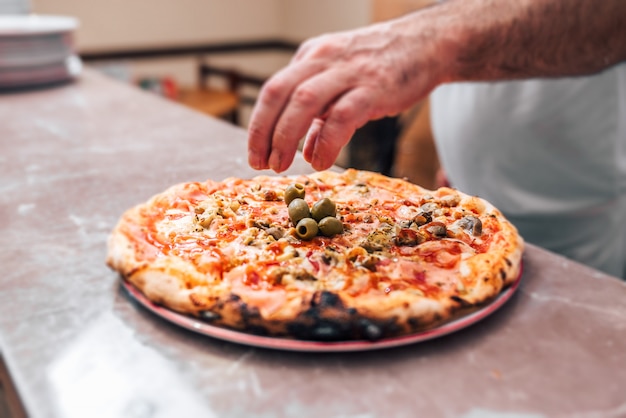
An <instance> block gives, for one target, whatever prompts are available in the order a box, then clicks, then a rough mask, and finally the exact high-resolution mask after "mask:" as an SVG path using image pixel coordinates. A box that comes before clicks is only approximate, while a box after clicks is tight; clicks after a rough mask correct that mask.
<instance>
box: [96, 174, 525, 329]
mask: <svg viewBox="0 0 626 418" xmlns="http://www.w3.org/2000/svg"><path fill="white" fill-rule="evenodd" d="M523 248H524V241H523V239H522V238H521V236H520V235H519V234H518V232H517V230H516V229H515V227H514V226H513V225H512V224H511V223H510V222H509V221H508V220H507V219H505V217H504V216H503V215H502V213H501V212H500V211H499V210H498V209H497V208H495V207H494V206H493V205H491V204H490V203H489V202H487V201H485V200H484V199H481V198H479V197H476V196H470V195H467V194H464V193H463V192H461V191H459V190H455V189H453V188H448V187H443V188H440V189H438V190H427V189H424V188H422V187H420V186H418V185H415V184H412V183H410V182H408V181H405V180H402V179H397V178H391V177H387V176H384V175H381V174H378V173H374V172H369V171H361V170H355V169H348V170H346V171H344V172H340V173H339V172H334V171H322V172H317V173H314V174H310V175H298V176H257V177H254V178H251V179H242V178H234V177H232V178H227V179H224V180H222V181H214V180H208V181H205V182H187V183H183V184H178V185H175V186H173V187H171V188H169V189H168V190H166V191H164V192H162V193H159V194H157V195H155V196H153V197H152V198H150V199H149V200H148V201H147V202H145V203H142V204H139V205H137V206H136V207H133V208H131V209H129V210H128V211H126V212H125V213H124V214H123V215H122V216H121V218H120V220H119V222H118V223H117V225H116V226H115V228H114V229H113V231H112V233H111V235H110V238H109V242H108V255H107V264H108V265H109V266H110V267H111V268H112V269H113V270H115V271H117V272H119V274H120V275H121V277H122V278H123V280H126V281H128V282H129V283H130V284H132V285H133V286H134V287H136V288H137V289H138V290H139V291H141V292H142V293H143V294H144V295H145V296H146V298H148V299H149V300H150V301H152V302H154V303H156V304H159V305H162V306H164V307H166V308H167V309H170V310H173V311H176V312H178V313H182V314H185V315H190V316H192V317H195V318H197V319H198V320H201V321H207V322H208V323H209V324H212V325H215V326H219V327H226V328H230V329H234V330H237V331H240V332H245V333H252V334H256V335H266V336H272V337H280V338H295V339H304V340H316V341H345V340H372V341H375V340H380V339H385V338H390V337H397V336H402V335H407V334H412V333H416V332H420V331H422V330H426V329H430V328H433V327H437V326H439V325H441V324H443V323H445V322H446V321H450V320H452V319H454V318H458V317H459V316H461V315H466V314H468V313H470V312H472V311H473V310H476V309H479V308H480V307H482V306H484V305H485V304H487V303H489V302H490V301H492V300H493V299H494V298H496V297H497V296H498V295H499V294H500V293H501V292H502V291H503V290H504V289H506V288H507V287H508V286H510V285H511V284H512V283H514V282H515V280H516V279H517V278H518V276H519V274H520V268H521V258H522V252H523Z"/></svg>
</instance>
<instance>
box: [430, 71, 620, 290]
mask: <svg viewBox="0 0 626 418" xmlns="http://www.w3.org/2000/svg"><path fill="white" fill-rule="evenodd" d="M431 110H432V112H431V114H432V125H433V132H434V135H435V138H436V141H437V147H438V151H439V154H440V158H441V161H442V164H443V166H444V168H445V170H446V173H447V175H448V178H449V180H450V182H451V183H452V185H453V186H454V187H457V188H458V189H460V190H463V191H465V192H467V193H471V194H475V195H479V196H481V197H484V198H486V199H487V200H489V201H491V202H492V203H493V204H494V205H496V206H497V207H499V208H500V209H501V210H502V211H503V212H504V213H505V214H506V215H507V216H508V217H509V218H510V219H511V220H512V221H513V223H514V224H516V226H517V227H518V228H519V230H520V232H521V233H522V235H523V236H524V237H525V238H526V240H528V241H529V242H532V243H535V244H537V245H540V246H543V247H545V248H548V249H550V250H553V251H556V252H559V253H561V254H563V255H566V256H568V257H570V258H573V259H576V260H578V261H581V262H583V263H585V264H588V265H591V266H593V267H596V268H599V269H602V270H604V271H606V272H608V273H610V274H613V275H616V276H618V277H624V278H626V64H622V65H619V66H616V67H613V68H612V69H609V70H607V71H605V72H603V73H601V74H598V75H594V76H589V77H579V78H565V79H555V80H527V81H514V82H498V83H457V84H449V85H444V86H441V87H439V88H438V89H437V90H435V92H434V93H433V94H432V96H431Z"/></svg>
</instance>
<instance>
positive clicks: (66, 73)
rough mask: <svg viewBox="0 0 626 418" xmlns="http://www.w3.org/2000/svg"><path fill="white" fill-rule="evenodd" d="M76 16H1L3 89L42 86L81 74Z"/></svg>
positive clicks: (0, 81)
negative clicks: (75, 42) (77, 47)
mask: <svg viewBox="0 0 626 418" xmlns="http://www.w3.org/2000/svg"><path fill="white" fill-rule="evenodd" d="M77 26H78V22H77V21H76V19H74V18H71V17H65V16H37V15H4V16H0V88H1V89H12V88H19V87H29V86H38V85H44V84H52V83H58V82H62V81H67V80H71V79H73V78H75V77H77V76H78V75H79V74H80V71H81V67H82V65H81V62H80V59H79V58H78V56H77V55H76V53H75V51H74V31H75V30H76V28H77Z"/></svg>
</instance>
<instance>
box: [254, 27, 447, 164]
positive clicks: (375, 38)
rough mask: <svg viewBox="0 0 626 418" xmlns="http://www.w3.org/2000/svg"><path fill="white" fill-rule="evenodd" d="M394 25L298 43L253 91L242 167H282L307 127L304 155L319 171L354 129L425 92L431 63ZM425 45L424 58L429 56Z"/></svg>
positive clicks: (431, 80)
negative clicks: (246, 164)
mask: <svg viewBox="0 0 626 418" xmlns="http://www.w3.org/2000/svg"><path fill="white" fill-rule="evenodd" d="M398 26H399V24H398V22H396V23H395V25H392V24H389V23H383V24H378V25H373V26H369V27H367V28H364V29H359V30H354V31H348V32H340V33H335V34H330V35H324V36H321V37H318V38H313V39H311V40H309V41H307V42H305V43H304V44H302V46H301V47H300V49H299V50H298V52H297V53H296V55H295V57H294V58H293V60H292V62H291V63H290V65H288V66H287V67H286V68H284V69H283V70H281V71H279V72H278V73H277V74H276V75H274V76H273V77H272V78H270V80H269V81H268V82H267V83H266V84H265V85H264V86H263V88H262V90H261V93H260V96H259V99H258V103H257V106H256V108H255V110H254V112H253V114H252V119H251V121H250V127H249V162H250V165H251V166H252V167H253V168H256V169H265V168H271V169H273V170H274V171H276V172H281V171H284V170H286V169H287V168H288V167H289V166H290V165H291V163H292V161H293V158H294V155H295V153H296V150H297V147H298V143H299V141H300V139H301V138H302V137H304V136H305V134H307V132H308V134H307V135H306V139H305V145H304V158H305V159H306V160H307V161H308V162H310V163H311V165H312V166H313V168H314V169H317V170H323V169H326V168H328V167H330V166H331V165H332V164H333V163H334V162H335V159H336V158H337V155H338V154H339V152H340V150H341V148H342V147H343V146H345V145H346V144H347V143H348V141H349V140H350V138H351V137H352V135H353V134H354V132H355V131H356V129H358V128H360V127H361V126H363V125H364V124H365V123H366V122H368V121H369V120H373V119H379V118H382V117H384V116H388V115H394V114H397V113H399V112H400V111H402V110H404V109H406V108H407V107H409V106H410V105H411V104H412V103H414V102H415V101H416V100H418V99H420V98H421V97H423V96H424V95H426V94H427V93H428V92H429V91H430V90H431V89H432V88H433V87H434V85H435V84H436V83H437V82H438V81H439V79H438V78H437V71H436V69H435V68H434V60H432V59H431V61H433V62H430V63H429V62H426V61H424V60H421V59H420V58H419V57H416V56H415V53H414V45H413V44H412V42H414V41H415V38H414V37H413V39H410V38H409V37H408V36H406V35H408V33H407V32H406V31H404V30H400V28H399V27H398ZM412 36H414V35H412ZM422 37H423V38H424V39H425V38H426V35H423V36H422ZM425 40H426V39H425ZM427 45H429V44H428V42H425V43H424V49H425V51H424V52H425V53H424V56H425V57H432V56H433V54H432V51H427Z"/></svg>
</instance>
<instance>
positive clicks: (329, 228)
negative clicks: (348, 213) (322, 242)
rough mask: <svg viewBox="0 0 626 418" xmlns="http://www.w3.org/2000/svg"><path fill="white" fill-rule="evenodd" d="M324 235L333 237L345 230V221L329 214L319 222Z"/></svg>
mask: <svg viewBox="0 0 626 418" xmlns="http://www.w3.org/2000/svg"><path fill="white" fill-rule="evenodd" d="M318 227H319V230H320V232H321V233H322V235H324V236H327V237H332V236H333V235H337V234H341V233H342V232H343V223H342V222H341V221H340V220H339V219H337V218H335V217H334V216H327V217H325V218H324V219H322V220H321V221H320V222H319V224H318Z"/></svg>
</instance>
